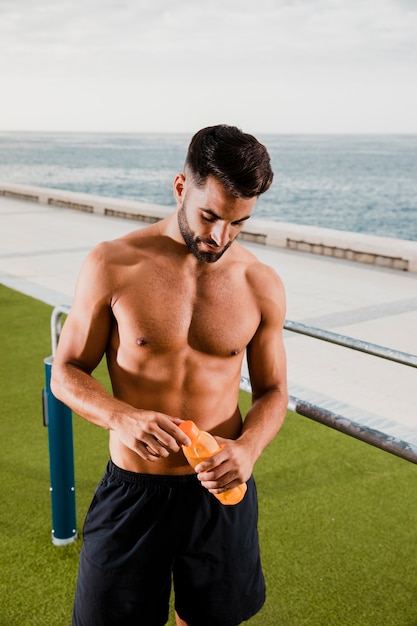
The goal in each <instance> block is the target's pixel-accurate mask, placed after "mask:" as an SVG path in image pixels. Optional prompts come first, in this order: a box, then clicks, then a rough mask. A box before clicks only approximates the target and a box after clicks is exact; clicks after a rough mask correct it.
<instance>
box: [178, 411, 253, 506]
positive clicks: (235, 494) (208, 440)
mask: <svg viewBox="0 0 417 626" xmlns="http://www.w3.org/2000/svg"><path fill="white" fill-rule="evenodd" d="M179 427H180V428H181V430H182V431H183V432H184V433H185V434H186V435H188V437H189V438H190V440H191V445H190V446H182V450H183V452H184V455H185V457H186V459H187V461H188V462H189V464H190V465H191V467H195V466H196V465H198V464H199V463H200V462H201V461H206V460H207V459H209V458H210V457H211V456H213V454H215V453H216V452H219V450H221V447H220V446H219V444H218V443H217V441H216V440H215V438H214V437H213V436H212V435H210V433H206V431H204V430H200V429H199V428H198V426H196V424H194V422H192V421H191V420H186V421H185V422H182V423H181V424H180V426H179ZM246 488H247V487H246V483H242V484H241V485H238V486H237V487H233V489H228V490H227V491H223V493H214V494H213V495H214V496H216V498H217V499H218V500H220V502H221V503H222V504H237V503H238V502H240V501H241V500H242V499H243V497H244V495H245V493H246Z"/></svg>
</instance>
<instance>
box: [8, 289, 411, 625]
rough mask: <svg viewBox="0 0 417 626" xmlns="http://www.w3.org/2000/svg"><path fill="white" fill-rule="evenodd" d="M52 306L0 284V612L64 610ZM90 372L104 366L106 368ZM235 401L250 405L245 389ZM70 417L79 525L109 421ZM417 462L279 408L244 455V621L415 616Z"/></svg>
mask: <svg viewBox="0 0 417 626" xmlns="http://www.w3.org/2000/svg"><path fill="white" fill-rule="evenodd" d="M50 314H51V307H49V306H47V305H45V304H42V303H40V302H38V301H36V300H33V299H31V298H28V297H26V296H23V295H21V294H17V293H15V292H13V291H11V290H9V289H7V288H5V287H3V286H0V339H1V344H0V345H1V358H0V375H1V382H2V384H1V403H0V419H1V435H2V436H1V456H0V463H1V497H0V555H1V573H0V625H1V626H69V624H70V621H71V617H70V616H71V607H72V597H73V590H74V585H75V580H76V574H77V563H78V555H79V550H80V547H81V540H78V541H77V542H76V543H74V544H72V545H70V546H66V547H56V546H54V545H53V544H52V543H51V506H50V494H49V465H48V442H47V429H46V428H45V427H44V426H43V425H42V410H41V390H42V388H43V387H44V385H45V381H44V368H43V359H44V358H45V357H47V356H49V355H50V352H51V345H50V330H49V322H50ZM98 375H99V377H101V378H102V379H103V380H104V377H105V374H104V368H102V369H101V371H99V373H98ZM241 402H242V406H246V407H247V405H248V402H249V398H248V396H247V394H243V393H242V396H241ZM73 421H74V449H75V471H76V494H77V519H78V521H77V525H78V530H79V532H80V529H81V528H82V522H83V519H84V516H85V513H86V510H87V507H88V505H89V502H90V499H91V497H92V494H93V492H94V489H95V487H96V484H97V482H98V480H99V479H100V477H101V475H102V473H103V471H104V467H105V464H106V461H107V458H108V451H107V433H106V432H104V431H102V430H101V429H99V428H97V427H95V426H92V425H91V424H88V423H87V422H85V421H84V420H82V419H80V418H78V417H77V416H75V417H74V420H73ZM416 471H417V470H416V467H415V466H414V465H412V464H410V463H407V462H406V461H403V460H401V459H398V458H396V457H394V456H391V455H389V454H387V453H386V452H383V451H381V450H377V449H374V448H372V447H370V446H368V445H366V444H364V443H361V442H359V441H356V440H355V439H351V438H349V437H347V436H346V435H343V434H341V433H339V432H336V431H332V430H330V429H329V428H327V427H325V426H322V425H320V424H317V423H315V422H312V421H309V420H308V419H306V418H303V417H300V416H297V415H294V414H289V415H288V417H287V420H286V422H285V424H284V426H283V429H282V431H281V434H280V436H279V437H277V438H276V439H275V441H274V442H273V443H272V444H271V445H270V446H269V447H268V448H267V449H266V450H265V452H264V454H263V455H262V457H261V459H260V460H259V461H258V463H257V465H256V468H255V475H256V480H257V485H258V493H259V508H260V522H259V531H260V539H261V547H262V555H263V563H264V569H265V575H266V579H267V586H268V598H267V602H266V604H265V607H264V608H263V609H262V611H261V612H260V613H259V614H258V615H257V616H256V617H254V618H253V619H252V620H250V622H249V623H250V624H251V625H253V626H256V625H257V626H279V625H281V626H303V625H308V626H382V625H384V626H417V555H416V545H417V499H416V495H415V493H416V490H415V483H416V477H417V474H416ZM173 624H174V620H173V616H172V610H171V615H170V621H169V625H170V626H173ZM91 626H94V625H91ZM121 626H122V625H121ZM144 626H146V625H144ZM213 626H216V625H215V624H213Z"/></svg>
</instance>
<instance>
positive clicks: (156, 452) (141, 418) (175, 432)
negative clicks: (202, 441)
mask: <svg viewBox="0 0 417 626" xmlns="http://www.w3.org/2000/svg"><path fill="white" fill-rule="evenodd" d="M182 421H183V420H180V419H177V418H175V417H169V416H168V415H165V414H164V413H158V412H156V411H145V410H136V409H135V410H134V411H133V415H124V416H123V418H122V419H120V420H119V422H118V425H117V426H116V427H114V431H115V432H116V433H117V435H118V437H119V439H120V441H121V442H122V443H123V444H124V445H125V446H127V447H128V448H130V449H131V450H133V452H136V454H138V455H139V456H140V457H141V458H142V459H144V460H145V461H157V460H158V459H159V458H160V457H163V458H166V457H168V456H169V454H170V453H171V452H178V451H179V450H180V449H181V446H182V445H185V446H187V445H190V444H191V441H190V440H189V438H188V437H187V435H186V434H185V433H183V431H182V430H181V429H180V428H178V424H181V422H182Z"/></svg>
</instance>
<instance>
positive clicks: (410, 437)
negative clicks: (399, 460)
mask: <svg viewBox="0 0 417 626" xmlns="http://www.w3.org/2000/svg"><path fill="white" fill-rule="evenodd" d="M144 226H145V224H143V223H141V222H134V221H131V220H127V219H122V218H116V217H110V216H106V217H105V216H100V215H97V214H91V213H84V212H81V211H75V210H71V209H68V208H58V207H53V206H48V205H44V204H38V203H34V202H28V201H25V200H18V199H10V198H5V197H0V281H1V282H2V283H3V284H4V285H6V286H8V287H11V288H13V289H16V290H18V291H20V292H22V293H25V294H27V295H30V296H33V297H34V298H37V299H40V300H42V301H44V302H46V303H48V304H50V305H53V306H57V305H60V304H70V303H71V299H72V293H73V290H74V286H75V281H76V277H77V275H78V271H79V269H80V266H81V263H82V261H83V259H84V258H85V256H86V254H87V253H88V251H89V250H90V249H91V248H92V246H94V245H95V244H96V243H98V242H100V241H103V240H108V239H114V238H115V237H118V236H121V235H123V234H125V233H127V232H129V231H131V230H134V229H135V228H142V227H144ZM244 245H245V246H247V247H248V248H249V249H251V250H252V251H253V252H254V253H255V254H256V255H257V256H258V257H259V258H260V259H261V260H262V261H264V262H265V263H267V264H268V265H271V266H272V267H274V268H275V269H276V271H277V272H278V273H279V274H280V276H281V277H282V279H283V280H284V283H285V285H286V290H287V298H288V309H287V319H290V320H294V321H296V322H302V323H304V324H309V325H313V326H317V327H319V328H323V329H328V330H332V331H334V332H338V333H341V334H344V335H348V336H351V337H355V338H359V339H362V340H365V341H369V342H372V343H375V344H379V345H382V346H387V347H390V348H393V349H396V350H401V351H403V352H407V353H411V354H417V275H416V274H414V273H409V272H401V271H398V270H392V269H385V268H379V267H376V266H367V265H363V264H360V263H356V262H351V261H346V260H339V259H335V258H327V257H325V256H316V255H313V254H308V253H302V252H297V251H291V250H283V249H279V248H272V247H268V246H263V245H259V244H254V243H245V244H244ZM285 341H286V348H287V353H288V376H289V382H290V393H291V394H292V395H295V396H297V397H300V398H303V399H306V400H309V401H310V402H315V403H317V404H320V405H321V406H324V407H325V408H328V409H330V410H333V411H335V412H338V413H340V414H342V415H346V417H349V418H350V419H354V420H355V421H359V422H362V423H366V424H367V425H369V426H371V427H374V428H379V429H381V430H383V431H384V432H387V433H388V434H390V435H392V436H394V437H398V438H400V439H403V440H404V441H408V442H410V443H412V444H413V445H417V369H416V368H412V367H407V366H403V365H399V364H395V363H391V362H389V361H386V360H384V359H379V358H376V357H372V356H369V355H365V354H361V353H358V352H356V351H352V350H349V349H346V348H341V347H338V346H334V345H332V344H329V343H326V342H322V341H318V340H315V339H310V338H306V337H303V336H300V335H296V334H294V333H290V332H286V333H285Z"/></svg>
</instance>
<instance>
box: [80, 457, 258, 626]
mask: <svg viewBox="0 0 417 626" xmlns="http://www.w3.org/2000/svg"><path fill="white" fill-rule="evenodd" d="M257 518H258V507H257V496H256V488H255V483H254V480H253V478H251V479H250V480H249V482H248V490H247V493H246V495H245V497H244V498H243V500H242V501H241V502H240V503H239V504H236V505H233V506H224V505H223V504H221V503H220V502H219V501H218V500H217V499H216V498H215V497H214V496H213V495H211V494H210V493H209V492H208V491H207V490H206V489H205V488H204V487H202V486H201V484H200V483H199V481H198V479H197V477H196V475H187V476H158V475H154V474H152V475H149V474H136V473H133V472H127V471H125V470H122V469H120V468H118V467H116V466H115V465H114V464H113V463H112V462H111V461H110V463H109V465H108V467H107V470H106V473H105V475H104V477H103V479H102V481H101V482H100V484H99V486H98V488H97V491H96V493H95V495H94V499H93V501H92V503H91V507H90V509H89V511H88V514H87V517H86V521H85V525H84V543H83V547H82V550H81V555H80V567H79V572H78V581H77V589H76V595H75V604H74V613H73V626H121V625H123V626H131V625H132V626H133V625H135V626H162V625H163V624H165V623H166V622H167V620H168V605H169V595H170V590H171V580H173V582H174V590H175V609H176V611H177V613H178V615H179V616H180V617H181V618H182V619H183V620H185V621H186V622H188V623H189V624H192V626H237V624H240V623H241V622H242V621H244V620H247V619H249V618H250V617H251V616H252V615H254V614H255V613H257V612H258V611H259V609H260V608H261V607H262V605H263V603H264V601H265V582H264V577H263V574H262V570H261V563H260V557H259V542H258V531H257Z"/></svg>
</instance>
